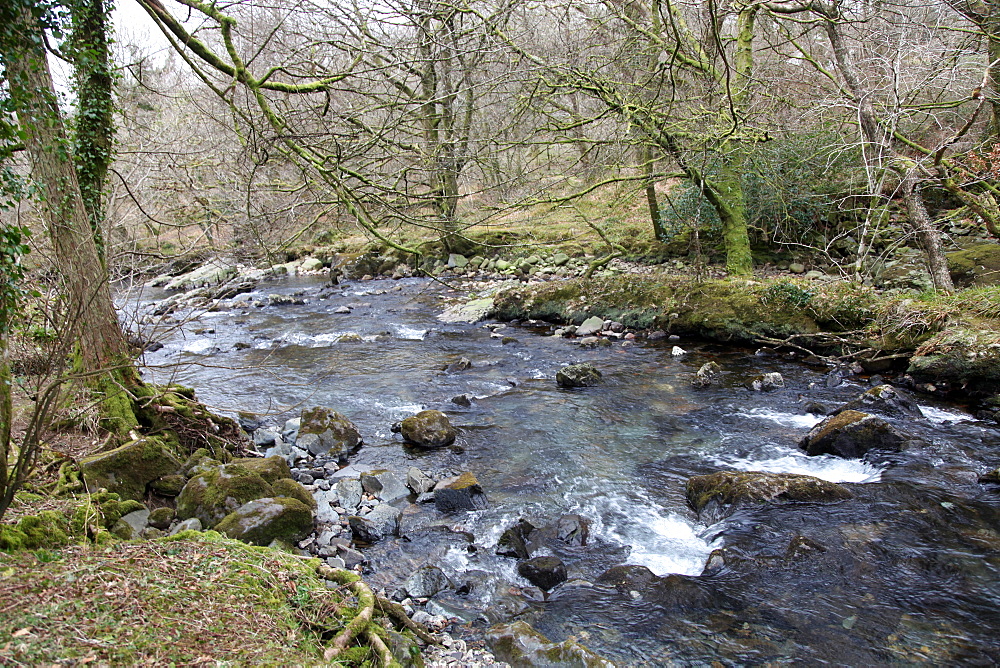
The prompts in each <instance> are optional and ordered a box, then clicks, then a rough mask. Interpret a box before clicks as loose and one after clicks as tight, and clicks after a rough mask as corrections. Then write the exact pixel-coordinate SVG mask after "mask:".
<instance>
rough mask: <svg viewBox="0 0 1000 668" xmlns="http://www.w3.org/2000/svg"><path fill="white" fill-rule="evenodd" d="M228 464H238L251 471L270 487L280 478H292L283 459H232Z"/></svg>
mask: <svg viewBox="0 0 1000 668" xmlns="http://www.w3.org/2000/svg"><path fill="white" fill-rule="evenodd" d="M229 463H230V464H238V465H240V466H242V467H244V468H246V469H249V470H250V471H253V472H254V473H256V474H257V475H259V476H260V477H261V478H263V479H264V480H265V481H267V483H268V484H271V485H273V484H274V483H276V482H278V481H279V480H281V479H282V478H291V477H292V471H291V469H289V468H288V462H286V461H285V458H284V457H264V458H258V457H245V458H239V459H234V460H232V461H231V462H229Z"/></svg>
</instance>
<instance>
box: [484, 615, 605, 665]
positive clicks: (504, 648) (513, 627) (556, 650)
mask: <svg viewBox="0 0 1000 668" xmlns="http://www.w3.org/2000/svg"><path fill="white" fill-rule="evenodd" d="M486 643H487V644H488V645H489V647H490V650H492V651H493V654H494V655H495V656H496V658H497V659H499V660H500V661H505V662H506V663H508V664H510V665H511V666H514V668H525V667H528V666H577V667H580V668H614V665H615V664H613V663H611V662H610V661H607V660H605V659H603V658H601V657H600V656H598V655H597V654H595V653H594V652H592V651H591V650H589V649H587V648H586V647H584V646H583V645H581V644H579V643H578V642H577V641H576V640H575V639H572V638H570V639H568V640H564V641H562V642H559V643H554V642H551V641H550V640H549V639H548V638H546V637H545V636H544V635H542V634H541V633H539V632H538V631H536V630H535V629H534V628H532V627H531V625H530V624H528V623H527V622H524V621H517V622H513V623H511V624H500V625H497V626H494V627H492V628H491V629H490V630H489V631H487V632H486Z"/></svg>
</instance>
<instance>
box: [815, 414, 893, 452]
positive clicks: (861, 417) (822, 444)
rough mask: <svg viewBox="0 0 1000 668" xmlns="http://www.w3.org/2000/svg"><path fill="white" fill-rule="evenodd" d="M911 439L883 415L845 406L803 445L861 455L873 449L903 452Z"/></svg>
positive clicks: (823, 423)
mask: <svg viewBox="0 0 1000 668" xmlns="http://www.w3.org/2000/svg"><path fill="white" fill-rule="evenodd" d="M910 440H911V439H910V437H908V436H907V435H906V434H904V433H903V432H901V431H900V430H899V429H897V428H896V427H893V426H892V425H891V424H889V423H888V422H886V421H885V420H883V419H882V418H879V417H876V416H874V415H870V414H869V413H862V412H860V411H854V410H845V411H842V412H840V413H838V414H836V415H831V416H830V417H828V418H826V419H825V420H823V421H822V422H820V423H819V424H818V425H816V426H815V427H813V428H812V429H811V430H810V431H809V433H808V434H806V436H805V438H803V439H802V441H800V442H799V447H801V448H802V449H803V450H805V451H806V453H807V454H810V455H836V456H837V457H844V458H846V459H859V458H861V457H864V456H865V455H866V454H867V453H868V452H870V451H873V450H886V451H890V452H899V451H901V450H903V449H904V448H905V447H906V445H907V443H908V441H910Z"/></svg>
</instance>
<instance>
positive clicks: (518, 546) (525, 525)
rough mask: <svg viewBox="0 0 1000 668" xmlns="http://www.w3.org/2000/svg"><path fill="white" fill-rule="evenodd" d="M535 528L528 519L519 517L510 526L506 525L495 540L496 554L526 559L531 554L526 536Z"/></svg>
mask: <svg viewBox="0 0 1000 668" xmlns="http://www.w3.org/2000/svg"><path fill="white" fill-rule="evenodd" d="M534 530H535V527H534V525H532V524H531V522H529V521H528V520H525V519H520V520H518V521H517V524H515V525H514V526H512V527H508V528H507V529H505V530H504V532H503V533H502V534H500V538H499V539H498V540H497V547H496V554H497V555H499V556H501V557H513V558H515V559H527V558H529V557H530V556H531V550H530V549H529V547H528V537H529V536H530V535H531V532H532V531H534Z"/></svg>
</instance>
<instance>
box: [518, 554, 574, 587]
mask: <svg viewBox="0 0 1000 668" xmlns="http://www.w3.org/2000/svg"><path fill="white" fill-rule="evenodd" d="M517 572H518V574H519V575H520V576H521V577H523V578H524V579H525V580H527V581H528V582H530V583H531V584H533V585H535V586H536V587H538V588H540V589H544V590H545V591H549V590H550V589H553V588H554V587H556V586H557V585H559V584H562V583H563V582H565V581H566V577H567V576H566V564H564V563H563V562H562V559H560V558H559V557H534V558H533V559H528V560H527V561H522V562H521V563H519V564H518V565H517Z"/></svg>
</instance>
